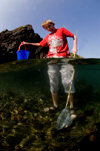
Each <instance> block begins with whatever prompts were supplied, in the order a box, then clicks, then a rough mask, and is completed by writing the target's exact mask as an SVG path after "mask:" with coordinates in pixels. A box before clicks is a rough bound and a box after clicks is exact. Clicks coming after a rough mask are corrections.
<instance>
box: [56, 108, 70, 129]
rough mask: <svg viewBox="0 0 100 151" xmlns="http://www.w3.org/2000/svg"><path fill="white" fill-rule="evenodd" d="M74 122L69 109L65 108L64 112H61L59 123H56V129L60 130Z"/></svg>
mask: <svg viewBox="0 0 100 151" xmlns="http://www.w3.org/2000/svg"><path fill="white" fill-rule="evenodd" d="M71 123H72V119H71V116H70V112H69V110H68V109H66V108H65V109H63V110H62V112H61V113H60V115H59V117H58V119H57V123H56V129H57V130H60V129H62V128H64V127H65V126H70V125H71Z"/></svg>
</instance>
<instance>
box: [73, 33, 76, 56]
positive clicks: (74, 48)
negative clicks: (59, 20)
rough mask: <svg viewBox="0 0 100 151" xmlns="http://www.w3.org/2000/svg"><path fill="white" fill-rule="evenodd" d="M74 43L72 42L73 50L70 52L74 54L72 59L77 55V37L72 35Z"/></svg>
mask: <svg viewBox="0 0 100 151" xmlns="http://www.w3.org/2000/svg"><path fill="white" fill-rule="evenodd" d="M73 40H74V42H73V49H72V52H73V54H74V58H75V55H76V53H77V36H75V35H74V39H73Z"/></svg>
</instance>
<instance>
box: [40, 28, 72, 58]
mask: <svg viewBox="0 0 100 151" xmlns="http://www.w3.org/2000/svg"><path fill="white" fill-rule="evenodd" d="M67 37H74V34H73V33H71V32H70V31H68V30H67V29H65V28H64V27H61V28H58V29H56V31H55V32H53V33H50V34H48V35H47V36H46V37H45V38H44V39H43V40H42V41H41V42H40V45H41V46H45V45H48V46H49V51H48V55H47V58H59V57H68V56H70V51H69V47H68V42H67V39H66V38H67Z"/></svg>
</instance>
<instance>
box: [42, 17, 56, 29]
mask: <svg viewBox="0 0 100 151" xmlns="http://www.w3.org/2000/svg"><path fill="white" fill-rule="evenodd" d="M54 25H55V23H54V22H53V21H52V20H50V19H48V20H45V21H43V22H42V24H41V26H42V27H43V28H44V29H46V30H48V29H49V28H50V26H54Z"/></svg>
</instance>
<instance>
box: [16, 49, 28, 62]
mask: <svg viewBox="0 0 100 151" xmlns="http://www.w3.org/2000/svg"><path fill="white" fill-rule="evenodd" d="M16 53H17V60H24V59H28V57H29V54H30V52H29V51H28V50H20V51H17V52H16Z"/></svg>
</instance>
